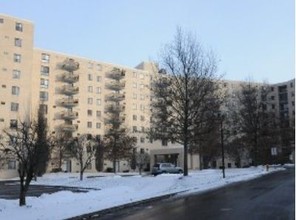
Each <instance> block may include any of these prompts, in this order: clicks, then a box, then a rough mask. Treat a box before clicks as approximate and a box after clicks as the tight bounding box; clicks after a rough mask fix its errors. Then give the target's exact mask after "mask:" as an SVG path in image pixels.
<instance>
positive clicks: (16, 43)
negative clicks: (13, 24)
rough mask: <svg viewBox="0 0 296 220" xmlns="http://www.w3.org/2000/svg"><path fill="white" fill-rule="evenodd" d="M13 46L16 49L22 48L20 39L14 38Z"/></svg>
mask: <svg viewBox="0 0 296 220" xmlns="http://www.w3.org/2000/svg"><path fill="white" fill-rule="evenodd" d="M14 46H16V47H22V39H20V38H14Z"/></svg>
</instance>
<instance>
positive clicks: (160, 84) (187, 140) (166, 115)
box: [152, 29, 219, 176]
mask: <svg viewBox="0 0 296 220" xmlns="http://www.w3.org/2000/svg"><path fill="white" fill-rule="evenodd" d="M160 64H161V67H162V68H161V71H159V72H160V74H159V77H158V78H157V79H156V80H155V82H154V86H153V93H154V101H153V104H152V134H153V136H154V139H160V140H164V141H167V140H169V141H173V142H177V143H180V144H182V145H183V146H184V176H187V175H188V164H187V162H188V158H187V157H188V153H189V148H190V147H191V148H193V147H194V148H198V147H199V141H200V138H201V136H202V135H203V134H204V133H206V132H208V131H209V130H210V129H208V125H209V124H210V123H209V121H208V120H209V119H213V116H214V113H215V111H216V109H217V107H218V106H217V105H219V94H218V92H217V91H218V86H217V85H218V84H217V83H216V80H217V79H218V77H217V76H216V60H215V57H214V56H213V54H212V53H208V52H205V50H204V49H203V48H202V47H201V45H200V44H199V43H198V42H197V40H196V38H194V37H193V36H192V35H191V34H189V33H187V34H184V33H183V32H182V30H181V29H178V30H177V34H176V36H175V39H174V41H173V42H172V43H170V44H168V45H166V47H165V49H164V51H163V53H162V55H161V62H160ZM164 72H166V73H167V74H162V73H164Z"/></svg>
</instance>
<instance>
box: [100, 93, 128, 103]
mask: <svg viewBox="0 0 296 220" xmlns="http://www.w3.org/2000/svg"><path fill="white" fill-rule="evenodd" d="M124 98H125V95H124V94H119V93H112V94H109V95H106V96H105V100H106V101H111V102H120V101H122V100H124Z"/></svg>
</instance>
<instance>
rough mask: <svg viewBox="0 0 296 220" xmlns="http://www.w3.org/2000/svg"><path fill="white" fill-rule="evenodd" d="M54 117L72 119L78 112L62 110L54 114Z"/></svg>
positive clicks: (76, 116) (75, 117)
mask: <svg viewBox="0 0 296 220" xmlns="http://www.w3.org/2000/svg"><path fill="white" fill-rule="evenodd" d="M55 118H56V119H64V120H74V119H77V118H78V112H72V111H63V112H60V113H57V114H56V117H55Z"/></svg>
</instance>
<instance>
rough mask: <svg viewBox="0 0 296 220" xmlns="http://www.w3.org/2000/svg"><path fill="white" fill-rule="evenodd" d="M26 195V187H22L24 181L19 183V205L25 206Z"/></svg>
mask: <svg viewBox="0 0 296 220" xmlns="http://www.w3.org/2000/svg"><path fill="white" fill-rule="evenodd" d="M26 194H27V190H26V187H25V186H24V181H21V182H20V194H19V205H20V206H24V205H26Z"/></svg>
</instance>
